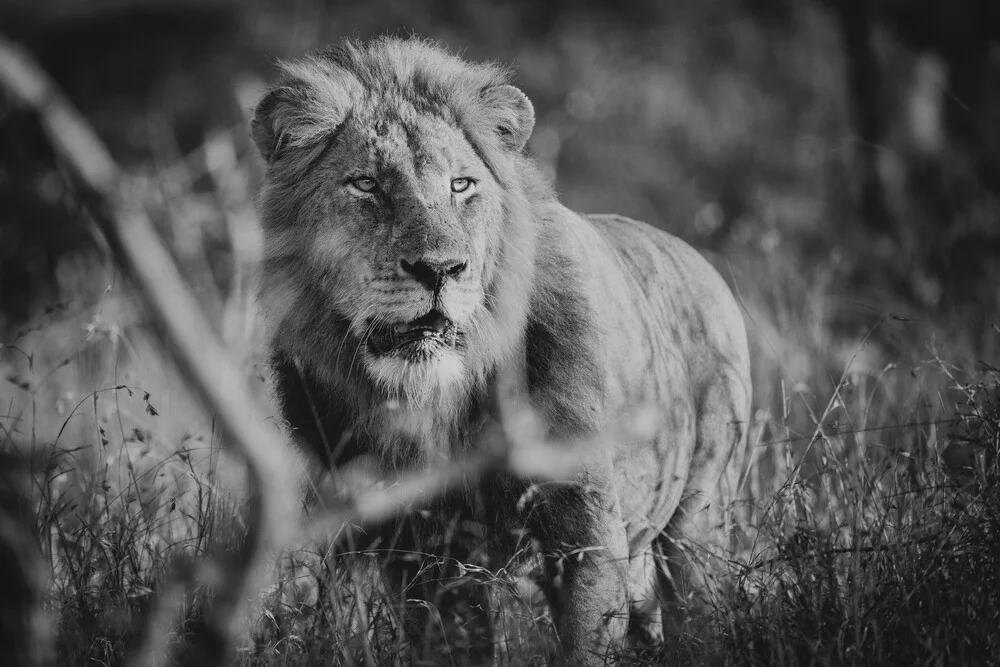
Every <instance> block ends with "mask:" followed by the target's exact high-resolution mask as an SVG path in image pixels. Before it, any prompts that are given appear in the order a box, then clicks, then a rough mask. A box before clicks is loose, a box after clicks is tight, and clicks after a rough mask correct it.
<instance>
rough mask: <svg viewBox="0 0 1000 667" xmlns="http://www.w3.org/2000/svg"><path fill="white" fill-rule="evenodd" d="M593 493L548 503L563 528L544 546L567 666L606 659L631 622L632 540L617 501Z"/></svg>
mask: <svg viewBox="0 0 1000 667" xmlns="http://www.w3.org/2000/svg"><path fill="white" fill-rule="evenodd" d="M588 495H589V496H590V498H588V500H589V501H590V502H588V503H585V504H580V503H573V504H574V505H575V507H572V508H569V507H568V506H567V505H569V503H560V502H555V503H549V504H548V505H549V506H548V507H547V508H546V509H547V510H548V511H547V512H546V513H547V514H553V513H554V514H555V515H554V516H549V517H546V520H545V522H546V523H548V524H549V526H550V527H551V526H554V525H559V526H560V527H561V530H553V531H550V535H551V536H552V537H550V538H549V539H546V540H544V542H543V547H544V550H545V553H546V569H547V575H548V582H547V584H548V585H547V587H546V593H547V597H548V599H549V603H550V605H551V607H552V612H553V616H554V620H555V625H556V630H557V632H558V633H559V640H560V643H561V645H562V648H563V653H564V662H565V664H567V665H604V664H606V663H607V661H608V656H609V654H613V653H614V652H616V651H618V650H620V649H621V648H622V641H623V639H624V637H625V633H626V630H627V626H628V593H627V570H628V543H627V540H626V537H625V528H624V526H623V524H622V521H621V516H620V514H619V511H618V505H617V501H616V500H614V499H613V498H612V499H611V500H608V496H607V495H605V494H603V493H601V494H596V493H595V492H593V491H591V492H588ZM560 510H562V511H560ZM574 533H575V534H574Z"/></svg>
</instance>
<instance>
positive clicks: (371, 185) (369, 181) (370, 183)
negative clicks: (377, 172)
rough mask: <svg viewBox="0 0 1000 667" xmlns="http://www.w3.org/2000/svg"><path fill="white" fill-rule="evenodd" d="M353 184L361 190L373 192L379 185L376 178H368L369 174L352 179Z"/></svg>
mask: <svg viewBox="0 0 1000 667" xmlns="http://www.w3.org/2000/svg"><path fill="white" fill-rule="evenodd" d="M351 185H353V186H354V187H355V188H357V189H358V190H360V191H361V192H371V191H372V190H374V189H375V186H376V185H378V184H377V183H376V182H375V179H374V178H368V177H367V176H361V177H360V178H353V179H351Z"/></svg>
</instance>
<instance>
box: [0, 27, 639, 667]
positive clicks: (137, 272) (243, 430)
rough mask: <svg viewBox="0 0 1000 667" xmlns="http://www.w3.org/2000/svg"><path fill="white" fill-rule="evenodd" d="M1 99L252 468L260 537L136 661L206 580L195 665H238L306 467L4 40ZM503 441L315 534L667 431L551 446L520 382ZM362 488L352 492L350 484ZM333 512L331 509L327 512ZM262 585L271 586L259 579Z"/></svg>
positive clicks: (358, 502)
mask: <svg viewBox="0 0 1000 667" xmlns="http://www.w3.org/2000/svg"><path fill="white" fill-rule="evenodd" d="M0 90H2V91H3V92H4V94H5V95H6V96H9V97H11V98H13V100H14V101H15V103H18V104H20V105H22V106H24V107H26V108H28V109H30V110H32V111H34V112H35V113H36V114H37V116H38V119H39V121H40V123H41V125H42V128H43V129H44V131H45V134H46V136H47V138H48V141H49V142H50V143H51V145H52V148H53V149H54V150H55V152H56V153H57V155H58V156H59V157H60V158H61V160H62V162H63V163H64V165H65V168H66V170H67V172H68V173H69V175H70V177H71V178H72V179H73V180H74V181H75V185H76V187H77V190H78V192H79V195H80V197H81V200H82V202H83V204H84V205H85V207H86V210H87V211H88V212H89V214H90V215H91V216H92V218H93V220H94V222H95V223H96V225H97V227H98V229H99V230H100V232H101V233H102V235H103V238H104V239H105V240H106V242H107V244H108V247H109V249H110V251H111V254H112V256H113V258H114V260H115V261H116V262H117V263H118V264H119V265H120V266H121V267H122V268H123V269H124V270H125V272H126V273H127V274H128V275H129V277H130V278H131V279H132V280H133V281H134V284H135V286H136V287H137V288H138V290H137V291H138V294H139V296H140V297H141V298H142V300H143V302H144V304H145V306H146V307H147V309H148V311H149V313H150V315H151V316H152V317H153V319H154V321H155V322H156V324H157V325H158V327H159V331H160V335H161V337H162V339H163V341H164V343H165V344H166V345H168V346H169V348H170V349H171V350H172V351H173V354H174V357H173V359H174V361H175V363H176V364H177V365H178V367H179V369H180V371H181V372H182V374H183V375H184V377H185V378H186V380H187V382H188V383H189V384H190V385H191V386H192V387H193V388H194V389H195V390H196V391H197V393H198V394H199V395H200V396H201V398H202V399H203V401H204V403H205V407H206V409H207V410H208V411H209V412H212V413H214V414H215V416H216V419H218V421H219V423H220V424H221V425H222V427H223V429H224V431H225V433H226V435H227V441H229V442H230V443H231V444H232V446H234V448H235V449H236V450H237V451H238V452H240V453H241V454H242V455H243V456H244V458H245V459H246V461H247V467H248V475H249V487H250V502H249V508H248V510H249V511H248V514H249V516H248V526H249V527H248V535H247V539H246V540H245V542H244V543H243V545H242V546H241V547H240V550H239V551H238V552H237V553H236V554H235V555H232V556H229V557H222V556H221V555H218V554H217V555H216V557H215V560H216V561H217V563H216V565H217V566H215V567H213V566H212V565H208V566H205V567H201V566H196V567H190V566H184V567H179V568H177V570H176V571H175V572H174V573H173V576H172V579H171V580H170V581H168V582H165V583H164V584H163V586H162V588H161V593H160V595H159V597H158V599H157V602H156V605H155V607H154V609H153V610H152V611H151V612H150V613H149V615H148V616H147V618H146V630H145V635H144V640H143V642H142V644H141V646H140V648H139V649H138V650H137V652H136V653H135V654H134V655H135V657H134V660H133V662H134V663H135V664H138V665H144V666H145V665H150V666H153V665H163V664H167V663H169V662H170V657H171V656H170V655H169V651H168V650H167V642H166V638H167V637H168V636H169V634H170V633H171V631H172V630H173V625H174V624H175V623H176V620H177V619H176V614H177V611H178V609H179V608H180V606H181V604H182V602H183V600H184V597H185V596H184V591H185V590H186V588H187V587H188V586H190V585H191V584H192V583H193V582H194V581H195V580H197V579H198V578H199V573H201V574H202V575H205V574H206V573H207V574H208V576H209V577H210V578H211V579H212V580H213V584H214V586H213V588H214V590H215V596H214V601H213V605H212V607H211V609H209V610H208V612H207V614H206V618H205V620H206V629H207V631H208V635H207V636H205V637H202V640H203V641H202V642H201V647H200V649H201V650H200V654H199V656H198V659H197V662H196V663H192V664H204V665H216V664H222V663H224V662H225V661H226V656H227V653H228V652H229V650H230V647H231V645H232V639H233V636H234V632H233V626H234V623H235V619H236V617H237V612H238V611H239V607H240V605H241V602H242V601H243V600H244V599H245V598H247V597H248V596H250V595H254V594H255V593H256V590H255V587H256V589H257V590H259V588H260V586H259V584H260V583H261V582H259V581H256V580H255V576H254V575H252V573H254V572H263V571H264V569H265V568H260V567H257V565H258V564H259V563H261V562H262V558H263V557H264V556H265V554H266V553H267V551H268V549H269V548H273V549H283V548H286V547H288V546H291V545H292V544H293V543H295V542H297V541H298V540H299V539H301V538H302V536H303V533H302V531H301V529H300V525H299V522H298V521H297V520H289V517H290V516H294V517H296V519H297V518H298V508H299V506H300V505H299V504H300V498H299V490H300V481H301V480H300V477H299V469H298V467H297V465H296V464H295V461H296V460H297V459H298V457H297V456H296V454H295V452H294V451H292V449H293V447H294V446H293V445H292V444H291V442H290V441H289V439H287V438H285V437H284V436H282V435H281V434H279V433H278V432H277V431H276V430H274V429H271V428H270V427H268V426H264V425H263V420H262V419H255V418H254V415H264V414H267V413H266V411H265V410H264V409H262V408H260V407H259V404H258V402H257V400H256V399H255V398H254V396H252V395H251V393H250V391H249V389H248V387H247V386H246V383H245V376H244V373H243V372H242V371H241V370H240V368H239V367H238V366H237V365H236V364H235V363H234V362H233V361H232V359H231V357H230V355H229V353H228V351H227V350H226V348H225V347H224V345H223V344H222V342H221V341H220V339H219V336H218V335H217V334H216V332H215V331H214V330H213V328H212V326H211V324H210V323H209V322H208V320H207V319H206V317H205V316H204V314H203V312H202V310H201V308H200V307H199V305H198V303H197V301H196V300H195V299H194V297H193V296H192V294H191V292H190V290H189V288H188V287H187V285H186V284H185V283H184V281H183V279H182V278H181V276H180V273H179V271H178V269H177V266H176V264H175V263H174V261H173V259H172V257H171V256H170V254H169V252H168V251H167V249H166V247H165V246H164V244H163V242H162V241H161V240H160V238H159V236H158V234H157V232H156V230H155V229H154V227H153V224H152V222H151V221H150V219H149V217H148V215H147V214H146V212H145V209H144V207H143V204H142V201H141V197H140V196H139V195H138V193H137V188H136V187H133V186H132V183H131V181H130V179H129V178H128V177H127V175H125V174H123V173H122V171H121V170H120V169H119V167H118V165H117V164H116V163H115V162H114V160H113V159H112V157H111V156H110V155H109V153H108V151H107V149H106V148H105V147H104V145H103V144H102V142H101V141H100V139H99V138H98V137H97V136H96V135H95V134H94V132H93V130H92V129H91V128H90V127H89V126H88V125H87V123H86V122H85V121H84V120H83V118H82V117H81V116H80V114H79V112H77V111H76V110H75V109H74V108H73V107H72V105H71V104H70V103H69V102H68V101H67V100H66V99H65V98H64V97H63V95H62V94H61V93H60V92H59V90H58V89H57V88H56V86H55V84H54V83H53V82H52V81H51V79H50V78H49V77H48V76H47V75H46V74H45V73H44V72H43V71H42V70H41V69H40V68H39V67H38V65H37V64H35V63H34V62H33V60H32V59H31V58H30V57H29V56H28V55H27V54H26V53H25V52H24V51H22V50H21V49H20V48H18V47H17V46H15V45H14V44H12V43H10V42H8V41H6V40H5V39H3V38H2V37H0ZM501 384H502V386H501V390H500V391H499V392H498V393H499V394H500V396H499V400H500V409H499V412H500V418H501V423H500V424H499V425H498V427H499V428H498V431H497V434H496V435H497V438H496V439H495V440H494V441H492V442H488V443H486V444H485V446H484V448H483V449H482V450H481V451H479V452H477V454H478V455H477V456H476V457H475V458H472V459H470V460H468V461H464V462H454V463H450V464H447V465H442V466H439V467H436V468H434V469H431V470H419V471H414V472H412V473H409V474H407V475H405V476H403V477H401V478H400V479H398V480H396V481H395V482H393V483H391V484H390V485H386V484H385V483H384V482H380V483H378V484H376V485H373V486H372V487H371V488H369V489H367V490H364V491H361V492H357V493H353V494H351V495H350V497H348V498H343V496H342V494H341V496H340V497H339V498H338V496H337V494H336V491H337V490H336V489H334V493H331V494H330V495H329V496H327V495H326V494H325V493H323V492H321V493H320V500H321V507H324V509H325V511H324V512H322V513H320V514H319V515H318V516H317V518H316V519H315V521H314V522H313V524H312V525H311V526H309V527H307V534H313V535H316V534H326V535H329V534H331V533H334V534H344V535H348V534H350V530H351V528H350V526H352V525H358V526H362V527H365V526H371V525H374V524H378V523H382V522H385V521H389V520H392V519H394V518H396V517H398V516H399V515H400V513H401V512H403V511H406V510H408V509H410V508H412V507H413V506H414V505H416V504H419V503H426V502H428V501H430V500H432V499H433V498H435V497H438V496H440V495H442V494H443V493H445V492H447V491H448V490H449V489H451V488H454V487H456V486H458V485H463V484H469V483H470V482H473V481H474V480H476V479H478V478H479V477H481V476H483V475H485V474H488V473H490V472H496V471H500V470H505V471H509V472H511V473H512V474H515V475H518V476H521V477H525V478H529V479H559V478H561V479H567V478H569V477H570V476H571V475H572V474H573V472H574V471H575V470H576V469H577V467H578V465H579V463H580V461H581V454H582V452H583V450H592V449H594V448H600V449H603V448H604V447H606V445H605V444H604V443H606V442H608V441H610V440H616V439H620V438H622V437H644V436H643V434H646V435H648V434H650V433H652V432H653V430H654V429H655V420H656V417H655V415H652V414H650V413H649V411H639V412H636V413H635V414H634V415H629V416H626V417H625V418H623V419H622V420H621V422H620V423H619V424H617V425H615V426H614V427H613V428H612V429H609V430H608V431H605V432H603V433H600V434H597V435H595V436H594V437H593V438H587V439H583V440H579V441H575V442H571V443H562V444H561V445H553V444H551V443H548V442H546V439H545V434H546V428H545V426H544V424H543V423H542V422H541V420H539V419H538V416H537V415H536V414H535V413H534V411H533V410H532V409H531V407H530V406H529V405H527V403H525V402H524V401H523V396H524V390H523V387H520V386H519V385H518V384H517V381H516V378H505V379H504V380H503V381H502V383H501ZM347 486H348V487H349V486H351V485H350V484H348V485H347ZM327 501H328V502H327ZM258 576H259V575H258Z"/></svg>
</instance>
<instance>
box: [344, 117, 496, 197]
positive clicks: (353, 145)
mask: <svg viewBox="0 0 1000 667" xmlns="http://www.w3.org/2000/svg"><path fill="white" fill-rule="evenodd" d="M394 111H395V110H392V111H390V112H384V111H383V112H380V113H373V114H363V115H360V114H359V115H358V116H357V117H356V118H355V119H354V120H353V123H352V124H353V126H354V128H355V133H354V137H353V139H354V140H353V141H351V142H350V145H348V146H346V147H345V148H346V149H347V152H349V153H352V154H353V155H352V157H353V158H354V159H355V160H358V161H360V162H361V165H359V168H362V169H364V168H367V169H370V170H372V171H373V172H375V174H376V175H378V174H379V173H384V174H395V175H401V176H405V177H407V178H408V180H417V181H427V182H428V183H427V185H430V184H431V183H433V184H434V185H439V183H438V181H440V180H441V179H442V178H445V177H448V178H450V177H457V176H460V175H462V173H461V172H463V170H467V169H469V168H471V167H475V166H478V164H477V163H479V162H481V161H480V160H479V158H478V156H477V155H476V152H475V150H474V149H473V147H472V145H471V144H470V143H469V142H468V140H467V139H466V137H465V135H464V133H462V132H461V130H459V129H458V127H457V126H455V125H454V124H452V123H450V122H449V121H448V120H447V119H445V118H441V117H438V116H435V115H431V114H427V113H419V112H416V111H414V110H412V109H411V113H403V114H398V113H394Z"/></svg>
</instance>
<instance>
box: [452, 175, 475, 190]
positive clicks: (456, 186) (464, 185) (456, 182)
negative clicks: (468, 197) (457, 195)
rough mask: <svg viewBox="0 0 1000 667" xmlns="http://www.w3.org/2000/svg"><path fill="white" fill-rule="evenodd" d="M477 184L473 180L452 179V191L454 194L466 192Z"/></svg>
mask: <svg viewBox="0 0 1000 667" xmlns="http://www.w3.org/2000/svg"><path fill="white" fill-rule="evenodd" d="M473 183H475V181H473V180H472V179H471V178H453V179H451V191H452V192H465V191H466V190H468V189H469V188H470V187H472V184H473Z"/></svg>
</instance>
